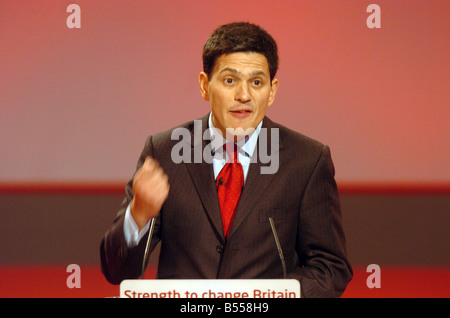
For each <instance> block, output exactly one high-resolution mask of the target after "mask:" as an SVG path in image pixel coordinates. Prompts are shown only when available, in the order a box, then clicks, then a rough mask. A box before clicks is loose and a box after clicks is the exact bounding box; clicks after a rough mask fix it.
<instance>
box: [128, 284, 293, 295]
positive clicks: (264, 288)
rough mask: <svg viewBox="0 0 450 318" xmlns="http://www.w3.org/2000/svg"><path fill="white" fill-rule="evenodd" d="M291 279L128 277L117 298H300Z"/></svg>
mask: <svg viewBox="0 0 450 318" xmlns="http://www.w3.org/2000/svg"><path fill="white" fill-rule="evenodd" d="M300 296H301V295H300V283H299V281H298V280H295V279H128V280H124V281H122V283H121V284H120V298H192V299H195V298H300Z"/></svg>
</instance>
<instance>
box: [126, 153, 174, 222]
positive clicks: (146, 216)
mask: <svg viewBox="0 0 450 318" xmlns="http://www.w3.org/2000/svg"><path fill="white" fill-rule="evenodd" d="M168 181H169V178H168V177H167V175H166V174H165V173H164V171H163V169H162V168H161V167H160V165H159V163H158V162H157V161H156V160H155V159H152V158H151V157H147V158H146V159H145V162H144V164H143V165H142V167H141V169H139V170H138V171H137V172H136V175H135V177H134V181H133V193H134V197H133V200H132V201H131V206H130V210H131V215H132V216H133V219H134V221H135V222H136V224H137V225H138V227H139V230H141V229H142V228H143V227H145V225H146V224H147V223H148V221H149V220H150V219H152V218H154V217H157V216H158V214H159V211H160V210H161V207H162V205H163V203H164V201H166V199H167V196H168V194H169V182H168Z"/></svg>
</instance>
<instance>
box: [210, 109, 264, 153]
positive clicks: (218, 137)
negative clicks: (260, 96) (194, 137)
mask: <svg viewBox="0 0 450 318" xmlns="http://www.w3.org/2000/svg"><path fill="white" fill-rule="evenodd" d="M208 125H209V128H210V137H211V147H212V151H213V153H216V152H217V153H221V152H224V149H223V145H224V144H225V143H226V142H228V140H227V139H225V138H223V136H222V133H221V132H220V131H219V130H218V129H217V128H216V127H215V126H214V124H213V121H212V112H211V113H210V114H209V118H208ZM261 126H262V121H261V122H260V123H259V125H258V126H257V127H256V129H255V131H254V132H252V133H251V134H250V135H248V136H246V137H245V138H244V139H242V140H239V141H238V142H236V145H237V148H238V152H239V154H241V155H244V156H246V157H248V158H251V157H252V156H253V152H254V150H255V147H256V142H257V141H258V136H259V133H260V131H261Z"/></svg>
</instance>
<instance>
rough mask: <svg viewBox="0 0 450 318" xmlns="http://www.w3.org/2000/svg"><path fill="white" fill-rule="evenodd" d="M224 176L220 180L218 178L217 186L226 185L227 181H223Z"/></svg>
mask: <svg viewBox="0 0 450 318" xmlns="http://www.w3.org/2000/svg"><path fill="white" fill-rule="evenodd" d="M222 178H223V177H220V178H219V180H217V186H221V185H225V183H226V182H223V181H222Z"/></svg>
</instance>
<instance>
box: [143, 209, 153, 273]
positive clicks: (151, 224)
mask: <svg viewBox="0 0 450 318" xmlns="http://www.w3.org/2000/svg"><path fill="white" fill-rule="evenodd" d="M155 222H156V218H152V220H151V223H150V229H149V230H148V238H147V244H146V246H145V253H144V259H143V261H142V271H141V279H144V273H145V268H146V267H147V263H148V258H149V254H150V242H151V241H152V237H153V231H154V229H155Z"/></svg>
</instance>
